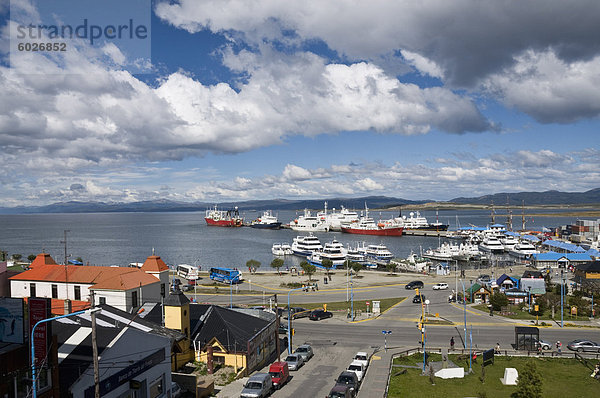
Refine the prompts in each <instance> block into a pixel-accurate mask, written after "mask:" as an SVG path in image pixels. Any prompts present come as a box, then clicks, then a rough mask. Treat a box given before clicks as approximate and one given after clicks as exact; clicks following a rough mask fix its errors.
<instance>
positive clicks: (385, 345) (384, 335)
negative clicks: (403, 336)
mask: <svg viewBox="0 0 600 398" xmlns="http://www.w3.org/2000/svg"><path fill="white" fill-rule="evenodd" d="M381 333H383V347H384V348H385V352H387V335H388V334H392V331H391V330H382V331H381Z"/></svg>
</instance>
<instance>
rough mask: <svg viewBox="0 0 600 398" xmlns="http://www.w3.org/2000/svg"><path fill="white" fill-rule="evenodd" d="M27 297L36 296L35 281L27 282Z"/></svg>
mask: <svg viewBox="0 0 600 398" xmlns="http://www.w3.org/2000/svg"><path fill="white" fill-rule="evenodd" d="M29 297H36V295H35V283H30V284H29Z"/></svg>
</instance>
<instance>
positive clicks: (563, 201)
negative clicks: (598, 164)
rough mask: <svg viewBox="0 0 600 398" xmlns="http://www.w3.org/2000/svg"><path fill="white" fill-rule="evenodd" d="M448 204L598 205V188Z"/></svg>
mask: <svg viewBox="0 0 600 398" xmlns="http://www.w3.org/2000/svg"><path fill="white" fill-rule="evenodd" d="M449 202H452V203H461V204H478V205H489V204H491V203H494V204H495V205H498V206H503V205H506V204H507V203H508V204H509V205H511V206H521V204H522V203H523V202H524V203H525V204H526V205H527V206H533V205H585V204H598V203H600V188H596V189H591V190H589V191H586V192H561V191H545V192H517V193H508V192H504V193H496V194H493V195H485V196H479V197H476V198H464V197H461V198H455V199H452V200H449Z"/></svg>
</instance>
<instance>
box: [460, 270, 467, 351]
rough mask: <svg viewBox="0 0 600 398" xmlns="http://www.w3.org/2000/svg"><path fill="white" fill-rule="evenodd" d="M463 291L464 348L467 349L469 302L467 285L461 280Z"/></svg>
mask: <svg viewBox="0 0 600 398" xmlns="http://www.w3.org/2000/svg"><path fill="white" fill-rule="evenodd" d="M460 283H461V285H462V289H463V309H464V313H465V339H464V340H463V348H467V300H466V296H465V283H464V282H463V280H462V279H461V280H460Z"/></svg>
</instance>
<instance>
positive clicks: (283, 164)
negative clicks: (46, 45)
mask: <svg viewBox="0 0 600 398" xmlns="http://www.w3.org/2000/svg"><path fill="white" fill-rule="evenodd" d="M52 1H55V2H57V3H58V2H62V3H61V6H65V5H66V6H68V2H69V1H74V0H52ZM135 1H136V2H137V3H138V4H137V5H141V6H142V7H143V6H144V5H145V4H146V6H147V4H148V0H135ZM63 3H64V4H63ZM549 3H552V4H551V6H550V5H549ZM147 7H149V6H147ZM67 8H68V7H67ZM9 10H10V11H11V12H10V13H9ZM151 11H152V12H151V58H150V57H149V58H148V59H139V58H138V59H135V60H134V59H132V58H131V57H130V56H129V55H130V52H128V48H129V47H127V46H123V47H119V45H120V43H119V42H115V41H111V40H108V39H106V40H104V41H101V42H100V44H99V45H97V46H96V47H94V48H88V47H86V46H85V45H83V44H82V43H79V42H78V43H69V46H70V47H69V50H70V51H69V52H68V53H67V54H51V55H49V54H47V53H45V54H44V53H33V52H23V51H21V52H19V51H15V47H14V46H15V45H16V43H17V42H16V41H15V39H14V37H15V36H14V34H15V29H16V26H17V25H18V24H23V23H28V22H29V23H31V22H35V21H37V20H38V19H39V18H42V19H43V18H44V15H40V12H41V11H40V10H39V9H38V8H37V1H34V0H13V1H10V2H9V1H7V0H0V17H1V20H0V22H1V26H2V30H1V33H0V35H1V36H0V51H1V54H2V58H1V60H0V89H1V90H2V91H3V95H2V99H0V101H1V102H2V104H1V106H0V145H1V147H2V151H1V153H0V165H1V168H2V170H3V171H4V172H3V173H2V175H1V176H0V184H1V187H2V189H1V190H0V205H3V206H17V205H37V204H47V203H53V202H59V201H67V200H80V201H106V202H129V201H137V200H153V199H171V200H179V201H190V202H193V201H206V202H219V201H231V200H234V201H235V200H247V199H270V198H290V199H295V198H327V197H357V196H365V195H388V196H396V197H401V198H406V199H414V200H417V199H435V200H448V199H451V198H454V197H459V196H479V195H484V194H490V193H497V192H519V191H543V190H549V189H558V190H563V191H585V190H588V189H592V188H597V187H598V186H600V172H599V171H598V170H599V167H598V166H599V165H600V155H599V148H600V145H599V144H600V138H599V135H598V129H599V126H600V123H599V119H598V116H599V114H600V42H598V40H597V38H598V37H600V26H599V24H598V23H597V21H598V20H600V3H599V2H597V1H586V0H578V1H574V2H569V3H568V4H567V3H566V2H563V1H558V0H557V1H548V0H544V1H542V0H538V1H535V0H534V1H530V2H514V1H509V0H500V1H478V0H457V1H453V2H447V1H442V0H427V1H422V2H418V4H417V3H415V2H412V1H394V2H390V1H383V0H382V1H372V2H368V4H367V3H365V2H362V1H352V0H339V1H334V2H322V1H318V0H312V1H302V2H299V1H291V2H281V1H277V0H245V1H242V0H210V1H204V0H202V1H200V0H199V1H192V0H180V1H171V2H167V1H155V2H152V6H151ZM42 14H43V12H42ZM115 15H120V16H122V15H121V14H118V13H117V11H115ZM125 15H128V14H127V13H125ZM92 16H93V15H92V13H91V11H90V16H89V18H90V20H91V18H92ZM46 17H47V15H46ZM82 17H88V16H86V15H82ZM109 19H110V18H109ZM11 35H12V38H13V40H12V41H11ZM145 43H146V42H145ZM71 44H72V45H71ZM134 44H135V43H134ZM128 45H131V43H129V44H128ZM142 49H143V48H142ZM138 55H139V54H138ZM142 61H143V62H142ZM140 65H141V66H142V67H143V69H141V70H143V71H144V72H146V73H144V74H140V73H139V72H140V69H139V67H140ZM134 66H135V67H134Z"/></svg>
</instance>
